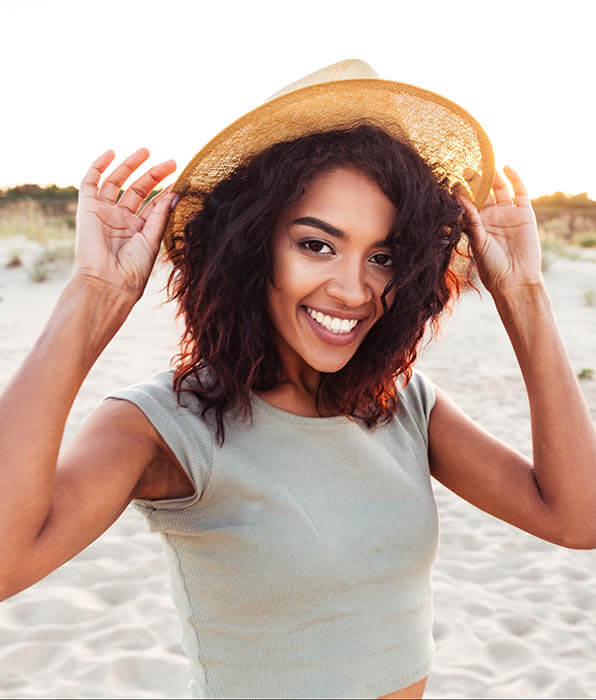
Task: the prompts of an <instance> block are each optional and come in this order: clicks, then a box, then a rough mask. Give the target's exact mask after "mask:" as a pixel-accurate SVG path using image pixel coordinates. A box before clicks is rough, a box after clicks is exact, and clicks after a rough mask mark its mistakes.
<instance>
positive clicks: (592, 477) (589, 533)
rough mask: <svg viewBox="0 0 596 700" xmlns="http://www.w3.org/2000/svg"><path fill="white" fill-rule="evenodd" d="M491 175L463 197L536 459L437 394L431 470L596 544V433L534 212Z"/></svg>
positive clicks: (533, 522) (573, 543)
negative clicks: (521, 388)
mask: <svg viewBox="0 0 596 700" xmlns="http://www.w3.org/2000/svg"><path fill="white" fill-rule="evenodd" d="M508 174H509V178H510V180H511V181H512V183H513V185H514V191H515V195H516V203H515V204H514V203H513V202H512V200H511V198H510V196H509V194H508V191H507V188H506V186H505V183H504V181H503V180H502V178H500V176H499V175H497V176H496V178H495V185H494V196H493V199H491V200H489V202H488V204H487V205H486V206H485V207H483V209H482V210H481V211H480V213H479V212H477V211H476V210H475V208H474V207H472V206H471V205H470V204H469V203H468V202H466V201H465V200H464V206H465V207H466V210H467V213H468V216H469V220H470V234H469V235H470V241H471V244H472V247H473V252H474V257H475V260H476V262H477V265H478V269H479V273H480V276H481V279H482V281H483V283H484V285H485V286H486V287H487V289H488V290H489V292H490V293H491V295H492V296H493V299H494V301H495V304H496V307H497V310H498V312H499V315H500V317H501V320H502V322H503V324H504V326H505V329H506V331H507V334H508V336H509V338H510V340H511V343H512V345H513V349H514V351H515V354H516V357H517V360H518V362H519V366H520V369H521V372H522V375H523V379H524V383H525V386H526V389H527V393H528V399H529V403H530V415H531V426H532V445H533V463H532V462H530V461H529V460H528V459H527V458H526V457H524V456H523V455H521V454H520V453H519V452H516V451H515V450H513V449H512V448H510V447H508V446H507V445H505V444H504V443H502V442H501V441H500V440H497V439H496V438H494V437H493V436H491V435H489V434H488V433H487V432H486V431H484V430H483V429H481V428H480V427H479V426H477V425H476V424H475V423H474V422H473V421H471V419H469V418H468V417H467V416H466V415H465V414H464V413H463V412H461V411H460V410H459V409H458V408H457V407H456V406H455V404H453V402H452V401H450V399H449V398H448V397H447V396H446V395H445V394H444V393H443V392H442V391H440V390H439V391H437V401H436V404H435V407H434V408H433V411H432V413H431V420H430V424H429V440H430V458H431V471H432V473H433V475H434V476H435V477H436V478H437V479H438V480H439V481H441V482H442V483H443V484H445V485H446V486H447V487H448V488H450V489H451V490H453V491H455V492H456V493H458V494H459V495H461V496H462V497H463V498H465V499H466V500H468V501H470V502H471V503H473V504H474V505H476V506H478V507H479V508H482V509H483V510H485V511H487V512H489V513H491V514H493V515H495V516H497V517H499V518H501V519H503V520H506V521H507V522H510V523H512V524H513V525H516V526H517V527H520V528H522V529H524V530H527V531H528V532H531V533H532V534H535V535H537V536H539V537H542V538H544V539H547V540H549V541H552V542H556V543H558V544H562V545H565V546H568V547H576V548H596V518H595V517H594V513H596V430H595V429H594V425H593V423H592V420H591V417H590V413H589V410H588V406H587V405H586V402H585V400H584V398H583V396H582V393H581V390H580V388H579V384H578V381H577V379H576V377H575V375H574V372H573V369H572V367H571V364H570V362H569V359H568V357H567V353H566V351H565V348H564V346H563V343H562V340H561V337H560V334H559V331H558V328H557V324H556V321H555V317H554V314H553V310H552V305H551V302H550V299H549V297H548V294H547V291H546V289H545V286H544V283H543V279H542V273H541V270H540V246H539V239H538V233H537V229H536V225H535V219H534V216H533V212H532V210H531V206H530V203H529V199H528V197H527V194H526V191H525V188H524V186H523V183H522V182H521V180H520V178H519V177H518V176H517V175H516V174H515V173H514V172H513V171H512V170H509V171H508Z"/></svg>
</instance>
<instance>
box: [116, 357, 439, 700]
mask: <svg viewBox="0 0 596 700" xmlns="http://www.w3.org/2000/svg"><path fill="white" fill-rule="evenodd" d="M173 374H174V372H173V370H167V371H164V372H160V373H158V374H156V375H155V376H154V377H152V378H151V379H150V380H149V381H146V382H141V383H138V384H134V385H132V386H129V387H127V388H123V389H120V390H118V391H115V392H113V393H111V394H109V395H108V396H106V397H105V398H118V399H125V400H128V401H131V402H133V403H134V404H135V405H137V406H138V407H139V408H140V409H141V410H142V411H143V413H144V414H145V415H146V416H147V418H148V419H149V421H150V422H151V423H152V424H153V426H154V427H155V429H156V430H157V431H158V432H159V433H160V434H161V436H162V437H163V439H164V440H165V442H166V443H167V444H168V445H169V446H170V448H171V449H172V451H173V452H174V454H175V455H176V457H177V458H178V460H179V462H180V464H181V465H182V467H184V469H185V471H186V473H187V474H188V476H189V478H190V479H191V481H192V483H193V485H194V488H195V493H194V494H193V495H191V496H188V497H184V498H174V499H164V500H148V499H136V500H135V501H134V502H133V503H134V505H135V506H136V507H137V508H138V509H139V510H140V511H141V513H142V514H143V515H144V516H145V517H146V519H147V522H148V524H149V527H150V529H151V530H152V531H156V532H159V533H161V535H162V537H163V542H164V547H165V551H166V557H167V563H168V568H169V574H170V583H171V590H172V594H173V598H174V603H175V606H176V608H177V610H178V614H179V617H180V620H181V624H182V630H183V634H182V643H183V647H184V650H185V652H186V653H187V655H188V657H189V659H190V665H191V672H192V681H191V683H190V690H191V694H192V696H193V697H207V698H221V697H227V698H232V697H235V698H244V697H258V698H290V697H291V698H310V697H313V698H338V697H342V698H363V697H374V698H376V697H379V696H381V695H384V694H387V693H390V692H393V691H395V690H397V689H399V688H402V687H405V686H408V685H410V684H412V683H414V682H416V681H418V680H420V679H421V678H423V677H424V676H426V675H427V674H428V672H429V670H430V666H431V661H432V657H433V653H434V643H433V638H432V622H433V620H432V598H431V567H432V563H433V561H434V558H435V555H436V552H437V548H438V539H439V525H438V518H437V511H436V505H435V500H434V497H433V492H432V489H431V483H430V473H429V464H428V420H429V416H430V412H431V409H432V407H433V404H434V399H435V394H434V386H433V384H432V382H431V381H430V379H428V378H427V377H426V376H425V375H424V374H423V373H422V372H420V371H418V370H414V373H413V376H412V379H411V381H410V383H409V384H408V386H407V387H406V388H405V389H403V388H402V389H400V392H399V396H400V397H401V402H400V403H401V408H400V411H399V412H398V413H396V414H395V416H394V417H393V418H392V419H391V421H390V422H389V423H387V424H382V425H379V426H377V427H376V428H373V429H369V428H367V427H366V426H365V425H364V424H363V423H362V421H355V420H351V419H349V418H346V417H344V416H336V417H329V418H311V417H305V416H298V415H295V414H292V413H288V412H286V411H283V410H281V409H279V408H276V407H274V406H272V405H270V404H269V403H267V402H265V401H263V400H262V399H260V398H259V397H257V396H256V395H254V396H253V403H252V406H253V420H252V423H250V422H247V421H245V420H242V419H236V420H232V419H230V418H228V417H226V418H225V425H226V434H225V443H224V445H223V447H219V446H218V445H217V443H216V441H215V435H214V432H215V431H214V424H213V422H212V420H211V419H210V417H209V416H210V414H209V413H208V414H207V415H206V417H205V418H202V417H201V416H200V406H199V403H198V399H197V398H196V397H195V396H194V395H192V394H190V393H187V392H184V393H183V394H182V395H181V398H182V403H183V404H184V406H180V405H178V404H177V401H176V393H175V391H174V389H173V386H172V381H173Z"/></svg>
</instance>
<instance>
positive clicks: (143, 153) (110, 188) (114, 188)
mask: <svg viewBox="0 0 596 700" xmlns="http://www.w3.org/2000/svg"><path fill="white" fill-rule="evenodd" d="M147 158H149V151H148V150H147V149H146V148H139V150H138V151H135V152H134V153H133V154H132V155H130V156H128V158H126V160H124V161H123V162H122V164H121V165H119V166H118V167H117V168H116V170H114V172H113V173H111V175H109V176H108V177H107V178H106V179H105V180H104V182H103V184H102V186H101V187H100V188H99V193H98V196H99V198H100V199H103V200H106V201H108V202H115V201H116V200H117V199H118V195H119V194H120V188H121V187H122V185H123V184H124V182H125V180H127V179H128V177H129V176H130V174H131V173H133V172H134V171H135V170H136V169H137V168H138V167H139V165H141V163H144V162H145V161H146V160H147Z"/></svg>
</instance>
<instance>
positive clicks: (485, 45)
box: [0, 0, 596, 199]
mask: <svg viewBox="0 0 596 700" xmlns="http://www.w3.org/2000/svg"><path fill="white" fill-rule="evenodd" d="M2 10H3V12H2V25H3V37H2V42H0V60H1V62H2V63H1V65H2V83H1V84H2V88H1V89H2V97H3V99H2V109H1V110H0V114H1V120H2V121H1V125H2V128H1V129H0V187H8V186H14V185H16V184H23V183H37V184H40V185H46V184H57V185H60V186H66V185H77V186H78V184H79V182H80V180H81V179H82V177H83V175H84V173H85V172H86V170H87V169H88V167H89V165H90V164H91V162H92V161H93V160H94V159H95V158H96V157H97V156H99V155H100V154H101V153H103V152H104V151H106V150H107V149H108V148H112V149H113V150H114V151H115V152H116V158H117V162H118V161H119V160H121V159H123V158H124V157H126V156H127V155H129V154H130V153H132V152H133V151H135V150H136V149H137V148H139V147H140V146H145V147H147V148H148V149H149V150H150V151H151V158H150V160H149V161H148V164H149V165H150V164H155V163H158V162H160V161H162V160H166V159H168V158H174V159H175V160H176V162H177V165H178V170H177V173H179V172H181V171H182V169H183V168H184V166H185V165H186V163H187V162H188V161H189V160H190V159H191V158H192V156H193V155H194V154H195V153H196V152H197V151H198V150H200V148H201V147H202V146H203V145H205V143H207V141H209V140H210V139H211V138H212V137H213V136H214V135H215V134H217V133H218V132H219V131H221V130H222V129H223V128H224V127H225V126H227V125H228V124H229V123H231V122H232V121H234V120H235V119H237V118H238V117H240V116H242V115H243V114H244V113H246V112H248V111H249V110H251V109H253V108H254V107H257V106H258V105H259V104H261V103H262V102H264V101H265V100H266V99H267V98H268V97H269V96H270V95H271V94H273V93H274V92H276V91H277V90H279V89H281V88H283V87H284V86H286V85H288V84H289V83H291V82H293V81H295V80H297V79H299V78H301V77H303V76H305V75H307V74H308V73H311V72H313V71H315V70H318V69H319V68H322V67H323V66H326V65H328V64H331V63H334V62H336V61H339V60H343V59H345V58H361V59H364V60H365V61H367V62H368V63H370V64H371V65H372V66H373V67H374V69H375V70H376V71H377V73H379V75H380V77H382V78H386V79H389V80H396V81H399V82H404V83H410V84H412V85H417V86H419V87H422V88H426V89H428V90H432V91H434V92H438V93H439V94H441V95H443V96H445V97H447V98H449V99H451V100H453V101H454V102H457V103H458V104H460V105H461V106H462V107H463V108H464V109H466V110H467V111H468V112H470V113H471V114H472V115H473V116H474V117H475V118H476V119H477V120H478V121H479V122H480V124H481V125H482V126H483V128H484V130H485V131H486V132H487V134H488V136H489V138H490V140H491V142H492V144H493V148H494V151H495V157H496V163H497V166H498V167H502V166H503V165H505V164H509V165H511V166H512V167H514V168H515V169H516V170H517V171H518V172H519V173H520V174H521V176H522V178H523V179H524V181H525V182H526V185H527V187H528V190H529V192H530V194H531V195H532V196H537V195H540V194H545V193H551V192H554V191H557V190H560V191H564V192H568V193H574V194H575V193H579V192H585V191H587V192H588V194H589V195H590V196H591V197H592V198H593V199H596V175H595V174H594V166H593V163H594V161H595V159H596V136H595V134H596V119H595V114H596V100H595V99H594V94H595V93H596V88H595V83H596V51H595V50H594V44H593V31H594V26H595V24H596V2H595V1H594V0H565V1H564V2H563V1H562V0H558V1H557V2H553V1H552V0H542V1H540V0H516V1H514V2H511V1H509V0H501V1H499V0H496V1H495V2H486V1H485V0H474V1H473V2H468V1H461V2H458V1H457V0H450V1H446V0H436V1H435V0H427V1H425V0H407V1H405V2H403V1H401V0H361V1H360V2H354V1H353V0H316V1H313V0H296V1H294V2H288V1H287V0H286V1H284V0H277V1H276V2H271V1H269V0H251V1H250V2H246V0H238V1H236V0H227V1H226V0H219V1H218V2H212V1H211V0H168V2H164V1H163V0H162V1H161V2H155V1H154V0H142V1H141V2H139V1H138V0H119V1H114V0H101V2H89V1H88V0H87V1H85V0H78V1H77V2H71V1H70V0H52V2H47V0H43V1H42V0H39V1H37V0H19V2H11V3H5V4H3V8H2ZM175 178H176V174H174V175H173V176H171V177H170V178H168V180H166V181H165V183H164V184H167V183H168V182H173V181H174V180H175Z"/></svg>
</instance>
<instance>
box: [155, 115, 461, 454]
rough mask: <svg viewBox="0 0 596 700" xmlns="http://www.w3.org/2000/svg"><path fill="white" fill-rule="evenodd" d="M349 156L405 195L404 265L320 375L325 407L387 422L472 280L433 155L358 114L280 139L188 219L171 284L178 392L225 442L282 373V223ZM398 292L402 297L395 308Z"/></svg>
mask: <svg viewBox="0 0 596 700" xmlns="http://www.w3.org/2000/svg"><path fill="white" fill-rule="evenodd" d="M341 166H344V167H352V168H357V169H359V170H360V171H362V172H364V173H365V174H367V175H368V176H369V177H371V178H372V179H373V180H374V181H375V182H376V183H377V184H378V186H379V188H380V189H381V190H382V191H383V192H384V193H385V195H386V196H387V197H388V198H389V199H390V200H391V201H392V202H393V204H394V205H395V207H396V210H397V215H396V220H395V224H394V226H393V228H392V231H391V233H390V236H389V238H388V246H389V248H390V250H391V254H392V257H393V260H394V268H393V277H392V279H391V281H390V282H389V283H388V284H387V286H386V288H385V290H384V293H383V296H382V304H383V307H384V314H383V316H382V317H381V318H380V319H379V320H378V321H377V322H376V324H375V325H374V326H373V327H372V328H371V330H370V331H369V332H368V334H367V336H366V337H365V339H364V340H363V342H362V343H361V345H360V346H359V348H358V349H357V351H356V353H355V354H354V356H353V357H352V358H351V359H350V361H349V362H348V363H347V364H346V365H345V366H344V367H343V368H342V369H340V370H339V371H337V372H334V373H322V375H321V380H320V383H319V388H318V392H317V397H316V399H317V406H318V407H320V406H321V402H322V405H323V406H325V407H326V409H327V410H330V411H331V412H333V413H334V414H343V415H346V416H353V417H355V418H360V419H362V420H364V421H365V423H366V424H367V425H368V426H372V425H375V424H376V423H377V422H378V421H379V420H380V419H384V420H389V419H390V418H391V416H392V415H393V414H394V413H395V411H396V410H398V388H397V386H396V382H395V380H396V377H397V375H400V374H403V376H404V379H405V382H406V383H407V382H408V381H409V380H410V378H411V376H412V363H413V362H414V360H415V359H416V356H417V352H418V350H419V346H420V344H421V342H422V339H423V336H424V332H425V329H426V327H427V325H428V326H429V327H430V328H431V330H432V332H433V333H434V334H436V333H437V332H438V330H439V315H440V314H441V312H442V311H443V310H444V309H445V308H451V307H450V302H451V301H453V300H454V299H456V298H457V297H459V295H460V292H461V290H462V288H463V287H464V286H465V285H470V284H471V271H472V261H471V257H470V256H469V255H467V254H464V253H461V252H459V251H458V250H457V248H456V246H457V244H458V242H459V241H460V237H461V234H462V225H463V224H462V214H463V207H462V205H461V204H460V203H459V201H458V200H457V198H456V197H455V195H454V194H453V193H452V192H451V190H450V187H449V184H448V182H447V180H446V178H444V177H441V176H440V175H438V174H437V170H436V168H435V167H434V166H433V165H432V164H428V163H427V162H426V161H425V160H423V159H422V158H421V157H420V156H419V155H418V154H417V153H416V151H414V149H413V148H412V147H410V146H408V145H406V144H404V143H401V142H399V141H397V140H395V139H394V138H393V137H391V136H390V135H389V134H388V133H386V132H385V131H383V130H382V129H380V128H378V127H376V126H374V125H371V124H369V123H367V122H365V121H364V122H363V121H360V122H358V123H357V124H356V125H353V126H351V127H350V128H344V129H336V130H333V131H326V132H321V133H316V134H311V135H307V136H303V137H300V138H298V139H295V140H293V141H287V142H280V143H276V144H274V145H273V146H271V147H269V148H267V149H266V150H264V151H262V152H261V153H259V154H257V155H256V156H254V157H252V158H251V159H250V160H248V161H247V162H245V163H242V164H241V165H239V166H238V167H237V168H236V169H235V170H234V171H233V172H232V173H231V174H230V175H229V176H228V177H226V178H225V179H223V180H221V181H220V182H218V183H217V184H216V185H215V187H214V188H213V189H212V190H211V191H209V192H203V193H201V201H202V208H201V211H200V213H199V214H198V215H197V216H196V217H195V218H194V219H192V220H191V221H189V222H188V223H187V224H186V226H185V230H184V241H185V245H184V247H183V248H182V249H181V250H176V251H174V253H173V257H172V261H173V265H174V267H173V270H172V271H171V273H170V276H169V279H168V283H167V286H168V299H169V300H170V301H172V300H177V303H178V310H177V316H182V317H183V318H184V321H185V331H184V333H183V336H182V339H181V343H180V352H179V353H178V354H177V355H176V356H175V358H173V359H174V364H175V374H174V387H175V389H176V392H177V396H178V401H179V402H180V393H181V391H188V390H190V391H192V393H193V394H195V395H196V396H197V397H198V398H199V400H200V401H201V403H202V406H203V415H205V413H206V412H207V411H209V410H211V409H213V410H214V411H215V417H216V421H217V438H218V440H219V442H220V444H221V443H223V441H224V437H225V435H224V414H225V413H226V412H227V411H228V410H230V409H236V410H238V411H240V412H241V413H242V415H243V416H244V417H245V418H248V417H249V416H250V415H251V408H250V402H251V391H255V390H257V391H263V390H267V389H272V388H274V387H275V386H276V385H277V384H278V383H279V381H280V379H281V376H282V363H281V359H280V356H279V354H278V351H277V348H276V345H275V342H274V333H273V327H272V322H271V320H270V318H269V315H268V311H267V305H266V298H267V297H266V290H267V285H268V283H271V281H272V258H271V238H272V234H273V231H274V229H275V226H276V223H277V221H278V220H279V218H280V216H282V215H283V214H284V212H285V209H286V208H287V206H288V205H289V204H291V203H292V202H295V201H296V200H297V199H299V198H300V196H301V195H302V194H303V193H304V191H305V187H306V185H307V184H308V183H309V182H310V181H311V180H312V179H313V178H314V177H315V176H317V175H318V174H319V173H321V172H324V171H329V170H331V169H334V168H336V167H341ZM462 262H463V264H462ZM456 263H459V264H456ZM471 286H474V285H473V284H471ZM390 290H394V292H395V299H394V301H393V303H392V304H391V306H390V307H389V308H387V304H386V295H387V293H388V292H389V291H390ZM189 379H190V381H185V380H189ZM183 383H184V387H183Z"/></svg>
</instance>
